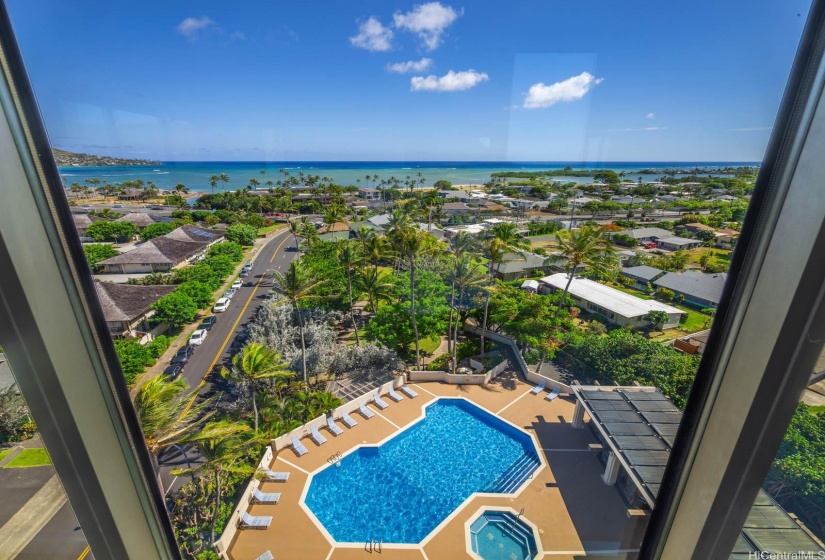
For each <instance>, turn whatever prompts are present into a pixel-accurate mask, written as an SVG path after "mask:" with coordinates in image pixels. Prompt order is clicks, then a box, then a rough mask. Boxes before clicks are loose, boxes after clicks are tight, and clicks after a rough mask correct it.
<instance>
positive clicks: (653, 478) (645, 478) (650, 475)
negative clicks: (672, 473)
mask: <svg viewBox="0 0 825 560" xmlns="http://www.w3.org/2000/svg"><path fill="white" fill-rule="evenodd" d="M633 470H635V471H636V472H637V473H639V477H640V478H641V479H642V482H644V483H645V484H647V483H648V482H652V483H653V484H660V483H661V482H662V477H663V476H665V468H664V467H633Z"/></svg>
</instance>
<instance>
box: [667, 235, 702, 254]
mask: <svg viewBox="0 0 825 560" xmlns="http://www.w3.org/2000/svg"><path fill="white" fill-rule="evenodd" d="M702 243H704V241H702V240H701V239H691V238H689V237H676V236H670V237H665V238H662V239H657V240H656V247H657V248H659V249H664V250H665V251H680V250H688V249H696V248H697V247H701V246H702Z"/></svg>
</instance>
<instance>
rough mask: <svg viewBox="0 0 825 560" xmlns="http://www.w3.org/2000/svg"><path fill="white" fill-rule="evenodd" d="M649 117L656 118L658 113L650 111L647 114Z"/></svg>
mask: <svg viewBox="0 0 825 560" xmlns="http://www.w3.org/2000/svg"><path fill="white" fill-rule="evenodd" d="M647 118H649V119H655V118H656V113H648V114H647Z"/></svg>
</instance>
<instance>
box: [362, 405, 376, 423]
mask: <svg viewBox="0 0 825 560" xmlns="http://www.w3.org/2000/svg"><path fill="white" fill-rule="evenodd" d="M358 408H359V409H360V410H361V414H362V415H363V416H364V418H366V419H367V420H369V419H370V418H372V417H373V416H375V413H374V412H373V411H371V410H370V409H369V408H367V407H366V406H364V403H361V404H359V405H358Z"/></svg>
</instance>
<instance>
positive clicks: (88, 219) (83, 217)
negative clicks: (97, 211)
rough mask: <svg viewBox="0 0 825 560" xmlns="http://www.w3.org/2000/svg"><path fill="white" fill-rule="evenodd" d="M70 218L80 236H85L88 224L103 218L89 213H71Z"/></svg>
mask: <svg viewBox="0 0 825 560" xmlns="http://www.w3.org/2000/svg"><path fill="white" fill-rule="evenodd" d="M72 219H73V220H74V227H75V229H77V233H78V235H80V237H87V236H86V230H87V229H88V228H89V226H90V225H92V224H93V223H95V222H97V221H99V220H102V219H103V218H100V217H98V216H91V215H89V214H72Z"/></svg>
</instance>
